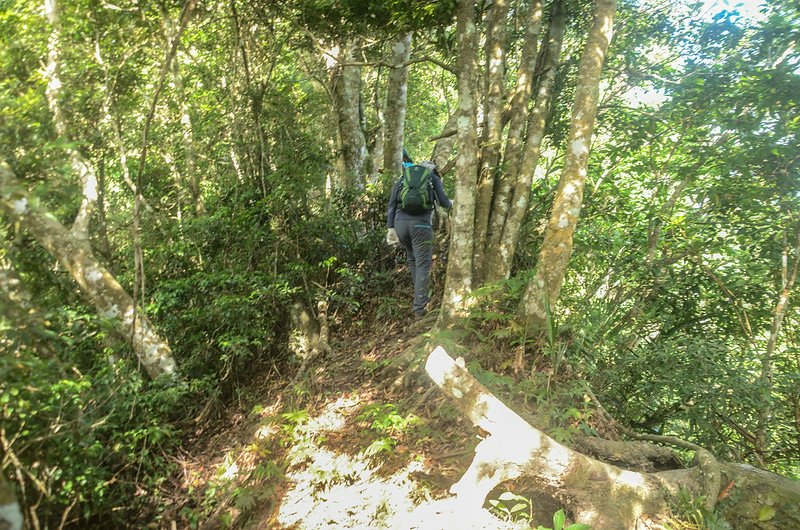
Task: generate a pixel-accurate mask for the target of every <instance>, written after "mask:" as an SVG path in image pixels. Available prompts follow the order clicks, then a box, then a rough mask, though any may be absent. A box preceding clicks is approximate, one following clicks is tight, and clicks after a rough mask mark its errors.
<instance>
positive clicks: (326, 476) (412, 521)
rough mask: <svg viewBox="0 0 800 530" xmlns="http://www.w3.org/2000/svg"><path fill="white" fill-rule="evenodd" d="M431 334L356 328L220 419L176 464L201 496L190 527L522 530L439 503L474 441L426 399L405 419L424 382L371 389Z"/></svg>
mask: <svg viewBox="0 0 800 530" xmlns="http://www.w3.org/2000/svg"><path fill="white" fill-rule="evenodd" d="M431 324H432V321H431V320H427V319H426V320H423V321H419V322H414V321H412V320H411V319H399V320H397V321H392V322H388V323H380V322H376V323H374V327H373V328H372V329H367V328H366V324H364V323H360V324H359V323H356V324H355V325H354V326H353V327H351V328H349V329H348V330H347V332H345V333H335V334H334V336H333V338H332V341H331V345H332V347H333V353H332V355H329V356H327V357H326V358H324V359H318V360H316V361H315V362H313V363H311V366H310V367H309V370H308V374H307V375H306V376H304V377H303V379H302V381H301V382H299V383H298V384H296V385H294V386H291V385H288V384H287V383H286V382H285V381H289V380H291V379H292V377H293V374H284V376H283V378H282V379H283V380H284V382H281V383H278V382H275V383H273V384H272V385H271V386H268V387H265V388H262V389H260V390H259V391H258V393H259V394H260V396H259V397H258V398H256V399H255V401H256V402H257V404H256V405H255V406H253V407H252V409H251V410H250V411H249V413H239V414H238V415H237V416H233V417H230V418H228V420H227V425H225V424H224V420H223V426H222V428H219V429H218V434H217V435H216V436H214V437H209V438H208V439H207V440H206V441H205V443H204V447H203V448H202V451H200V452H201V456H200V457H199V458H194V459H189V458H187V459H186V461H185V462H183V466H184V478H183V484H182V486H183V489H184V490H186V491H190V489H189V488H192V487H193V488H195V489H197V491H200V490H205V492H206V493H205V495H204V498H203V500H199V499H198V501H197V502H198V503H199V506H197V507H196V508H194V511H193V513H194V514H196V516H197V518H198V519H200V521H198V522H200V525H199V526H200V528H203V529H212V528H223V527H228V528H230V527H233V528H252V529H255V528H258V529H261V528H269V529H309V530H310V529H335V528H338V529H355V528H357V529H367V528H369V529H372V528H375V529H377V528H397V529H413V528H417V529H436V528H441V529H445V528H454V529H455V528H459V529H463V528H475V529H478V528H486V529H490V528H491V529H498V528H527V525H520V524H512V523H511V522H510V521H505V522H503V521H501V520H500V519H498V518H496V517H494V516H492V515H491V514H490V513H489V512H488V511H486V510H483V509H481V508H480V507H465V506H459V505H457V504H456V503H455V502H454V500H453V499H451V498H450V495H449V493H448V492H447V489H448V487H449V486H450V485H451V484H453V483H454V482H456V481H457V480H458V478H459V477H460V475H461V474H462V473H463V471H464V470H465V469H466V468H467V466H468V465H469V461H470V459H471V457H472V453H471V448H472V447H474V446H475V444H476V443H477V442H478V439H477V438H476V436H475V433H474V431H473V430H472V428H471V427H470V426H469V425H468V423H467V422H466V421H464V420H463V419H462V418H461V417H460V416H459V415H458V413H456V412H455V410H454V409H452V408H451V407H449V406H447V405H444V400H443V398H441V397H439V396H438V394H436V393H433V394H431V395H430V397H428V398H427V399H426V400H425V401H424V402H423V403H422V404H420V406H418V407H417V410H415V411H413V412H412V411H410V410H408V409H409V407H410V406H411V405H412V404H415V403H418V402H419V398H420V396H421V395H423V394H424V392H425V391H426V390H427V389H428V388H429V386H428V385H427V384H422V385H419V386H417V387H415V388H413V389H411V390H405V389H399V390H398V389H394V390H393V389H391V384H390V383H391V381H387V380H381V379H380V373H381V371H382V369H383V368H384V367H385V366H386V365H387V364H388V363H389V362H390V361H391V360H392V359H393V358H395V357H397V356H398V355H401V354H402V353H403V352H404V351H406V349H407V348H408V346H409V343H410V342H411V341H412V340H413V339H414V338H415V337H416V336H418V335H419V334H421V333H425V332H426V331H427V329H428V327H430V325H431ZM212 489H213V491H215V495H214V496H213V497H212V496H211V495H209V494H208V492H209V491H210V490H212ZM184 512H186V510H184ZM201 513H202V515H200V514H201ZM176 515H177V514H176ZM184 517H186V515H185V514H184ZM189 518H191V514H190V515H189ZM179 526H180V525H179Z"/></svg>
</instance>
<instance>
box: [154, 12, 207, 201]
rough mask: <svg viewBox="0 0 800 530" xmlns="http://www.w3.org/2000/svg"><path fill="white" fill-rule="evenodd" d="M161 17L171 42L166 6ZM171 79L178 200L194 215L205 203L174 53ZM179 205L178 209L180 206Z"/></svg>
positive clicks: (173, 32) (176, 55) (188, 116)
mask: <svg viewBox="0 0 800 530" xmlns="http://www.w3.org/2000/svg"><path fill="white" fill-rule="evenodd" d="M161 15H162V18H163V21H164V35H165V36H166V41H167V43H170V42H172V40H173V39H174V38H175V36H176V35H175V24H174V23H173V21H172V17H170V14H169V10H168V9H167V7H166V6H162V13H161ZM171 68H172V81H173V83H174V86H175V93H176V96H177V98H178V107H179V112H180V123H181V140H182V142H183V156H184V163H185V168H186V169H185V171H184V174H183V176H181V175H180V174H178V177H177V182H178V190H177V191H178V202H179V204H180V205H181V206H182V205H183V204H191V209H192V210H193V211H194V213H195V215H204V214H205V205H204V204H203V197H202V195H201V193H200V177H199V174H198V172H197V164H196V159H197V155H196V152H195V148H194V137H193V135H192V117H191V114H190V113H189V105H188V103H187V102H186V100H187V94H186V91H185V90H184V87H183V78H182V77H181V71H180V60H179V55H178V54H177V53H176V54H175V57H174V58H173V60H172V65H171ZM186 188H188V191H189V197H190V200H188V201H187V200H185V196H186V191H187V189H186ZM181 206H179V209H180V208H181Z"/></svg>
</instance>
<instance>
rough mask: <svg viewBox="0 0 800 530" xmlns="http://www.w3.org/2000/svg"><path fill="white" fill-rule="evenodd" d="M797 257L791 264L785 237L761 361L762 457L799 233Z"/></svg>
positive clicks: (798, 261)
mask: <svg viewBox="0 0 800 530" xmlns="http://www.w3.org/2000/svg"><path fill="white" fill-rule="evenodd" d="M792 251H793V253H794V255H793V259H792V263H791V264H789V245H788V242H787V241H786V236H785V234H784V247H783V254H782V255H781V292H780V295H779V296H778V302H777V303H776V304H775V311H773V314H772V324H771V325H770V329H769V338H768V339H767V348H766V351H764V356H763V357H762V358H761V377H760V383H761V391H762V392H763V393H764V395H763V403H762V405H761V406H760V407H759V411H758V424H757V427H756V450H757V451H759V452H761V453H762V454H764V453H766V452H767V451H768V450H769V442H770V431H769V427H770V423H771V421H770V420H771V419H772V413H773V405H772V389H773V357H774V355H775V348H776V346H777V344H778V335H779V334H780V332H781V328H782V327H783V319H784V317H785V316H786V309H787V306H788V303H789V295H790V294H791V292H792V288H793V287H794V283H795V281H796V280H797V269H798V266H800V231H798V232H797V234H796V241H795V243H794V248H793V249H792Z"/></svg>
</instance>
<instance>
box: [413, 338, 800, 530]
mask: <svg viewBox="0 0 800 530" xmlns="http://www.w3.org/2000/svg"><path fill="white" fill-rule="evenodd" d="M426 371H427V373H428V375H429V376H430V377H431V379H432V380H433V381H434V382H435V383H436V384H437V385H438V386H439V388H440V389H441V390H442V391H443V392H444V393H445V394H446V395H447V396H448V397H449V398H450V399H451V400H452V402H453V403H454V405H455V406H456V407H457V408H458V409H459V410H460V411H461V412H462V413H464V414H465V415H466V416H467V417H468V418H469V419H470V421H472V423H473V425H475V426H476V427H479V428H480V429H482V430H483V431H485V432H486V433H488V435H487V436H486V437H485V438H484V439H483V440H482V441H481V442H480V443H479V444H478V446H477V447H476V448H475V458H474V459H473V461H472V463H471V464H470V466H469V468H468V469H467V470H466V472H465V473H464V475H463V476H462V478H461V479H460V480H459V481H458V482H457V483H456V484H454V485H453V486H452V487H451V488H450V491H451V493H454V494H455V495H456V498H457V499H458V501H460V502H464V503H465V506H473V507H474V506H481V505H483V503H484V501H485V499H486V496H487V495H488V494H489V492H490V491H492V490H493V489H494V488H495V487H496V486H497V485H499V484H500V483H501V482H504V481H507V480H513V479H517V478H520V477H523V476H524V477H529V478H531V479H532V480H533V482H534V483H536V484H538V486H539V488H540V489H541V491H542V492H544V493H546V494H548V495H550V496H552V497H554V498H555V499H557V500H558V501H559V502H560V503H562V505H563V506H564V507H565V508H567V510H568V511H569V512H570V513H571V514H572V515H573V516H574V517H575V519H577V520H579V521H580V522H582V523H588V524H590V525H591V526H592V527H594V528H598V529H603V530H605V529H624V530H628V529H639V528H658V527H660V524H659V521H663V520H666V519H667V518H669V517H670V516H671V507H670V502H671V501H672V500H673V499H674V497H675V496H676V495H677V493H678V492H679V491H680V490H681V489H683V488H686V489H688V490H689V491H691V492H692V493H693V494H694V495H695V496H701V495H702V496H703V497H704V499H705V504H706V508H708V509H713V507H714V505H715V503H716V502H717V499H718V498H719V497H720V496H721V495H720V485H721V483H722V482H721V481H722V477H723V476H724V477H725V484H727V485H728V486H727V487H726V491H729V488H730V487H731V486H730V484H731V482H735V483H737V484H743V485H746V487H744V488H741V491H739V492H738V500H737V503H736V504H735V506H734V509H733V510H730V509H729V507H727V506H726V511H725V515H727V514H729V513H730V515H731V517H733V518H735V519H736V521H737V525H736V526H735V528H768V529H776V530H777V529H779V528H800V486H798V485H797V484H795V483H793V482H792V481H789V480H788V479H784V478H782V477H779V476H778V475H774V474H771V473H768V472H765V471H761V470H756V469H755V468H750V467H748V466H738V465H731V464H724V465H720V464H719V463H718V462H717V460H716V459H715V458H714V456H713V455H711V453H710V452H708V451H707V450H705V449H703V448H701V447H699V446H697V445H695V444H691V443H689V442H686V441H683V440H679V439H677V438H672V437H660V436H641V435H636V437H639V438H641V439H643V440H646V441H648V442H659V443H668V444H671V445H675V446H678V447H683V448H686V449H690V450H693V451H695V459H696V462H697V465H696V466H694V467H692V468H690V469H677V470H671V471H661V472H638V471H632V470H629V469H623V468H620V467H617V466H614V465H610V464H608V463H605V462H601V461H600V460H597V459H595V458H592V457H590V456H587V455H586V454H583V453H581V452H578V451H575V450H573V449H570V448H568V447H565V446H563V445H561V444H559V443H558V442H556V441H555V440H553V439H552V438H550V437H549V436H547V435H545V434H544V433H543V432H541V431H540V430H538V429H536V428H535V427H533V426H532V425H530V424H529V423H528V422H526V421H525V420H523V419H522V418H521V417H520V416H519V415H517V414H516V413H515V412H514V411H512V410H511V409H510V408H508V407H507V406H506V405H505V404H504V403H502V402H501V401H500V400H499V399H497V397H495V396H494V395H493V394H492V393H491V392H489V391H488V390H487V389H486V388H485V387H484V386H483V385H481V384H480V383H479V382H478V381H477V380H476V379H475V378H474V377H473V376H472V375H470V374H469V372H468V371H467V370H466V369H465V367H464V363H463V361H462V360H460V359H459V361H454V360H453V359H452V358H451V357H450V356H448V355H447V353H446V352H445V351H444V349H443V348H441V347H439V348H437V349H436V350H434V351H433V352H432V353H431V354H430V355H429V357H428V360H427V363H426ZM606 414H607V413H606ZM634 434H635V433H634ZM626 443H627V444H630V445H631V447H638V449H639V451H640V454H644V455H649V456H657V457H659V458H663V457H664V456H665V455H666V453H665V452H664V449H663V448H656V447H655V446H653V447H651V448H646V444H642V443H638V444H637V443H636V442H608V441H606V442H605V443H603V442H599V443H598V444H596V445H597V446H598V447H599V448H600V451H599V452H606V453H608V452H609V451H611V452H613V451H615V450H616V451H620V450H621V447H623V446H622V445H619V444H626ZM609 444H616V445H614V447H611V445H609ZM603 445H605V447H603ZM726 494H727V493H726Z"/></svg>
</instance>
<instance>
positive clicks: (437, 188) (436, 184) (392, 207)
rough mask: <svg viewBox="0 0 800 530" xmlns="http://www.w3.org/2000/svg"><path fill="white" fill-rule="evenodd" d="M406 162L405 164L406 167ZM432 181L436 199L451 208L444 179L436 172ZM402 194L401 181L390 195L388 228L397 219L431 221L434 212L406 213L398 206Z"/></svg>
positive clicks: (387, 217)
mask: <svg viewBox="0 0 800 530" xmlns="http://www.w3.org/2000/svg"><path fill="white" fill-rule="evenodd" d="M406 165H408V164H406V163H404V164H403V166H404V167H405V166H406ZM431 183H432V184H433V192H434V193H435V194H436V200H437V201H438V203H439V204H441V205H442V206H443V207H444V208H450V207H452V206H453V203H452V202H450V199H448V198H447V195H445V193H444V187H443V186H442V179H440V178H439V176H438V175H437V174H436V173H433V174H432V175H431ZM399 194H400V181H397V183H396V184H395V185H394V187H393V188H392V195H391V197H389V206H388V208H387V209H386V227H387V228H394V222H395V220H397V219H408V220H412V221H426V222H428V223H430V222H431V215H432V214H433V212H432V211H431V212H426V213H422V214H417V215H412V214H410V213H406V212H404V211H403V210H401V209H400V208H398V207H397V202H398V201H397V198H398V196H399Z"/></svg>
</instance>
